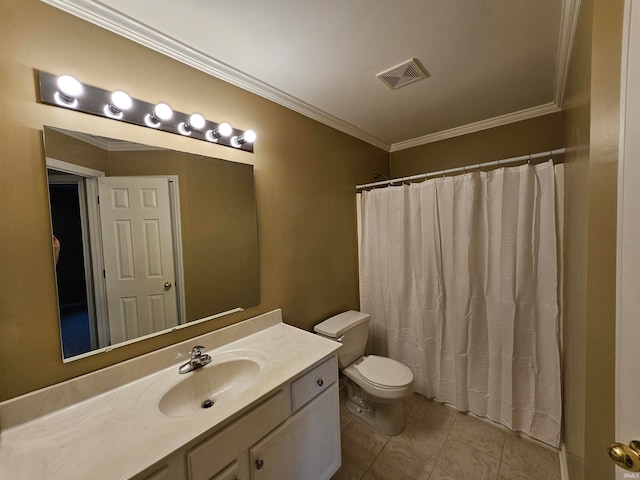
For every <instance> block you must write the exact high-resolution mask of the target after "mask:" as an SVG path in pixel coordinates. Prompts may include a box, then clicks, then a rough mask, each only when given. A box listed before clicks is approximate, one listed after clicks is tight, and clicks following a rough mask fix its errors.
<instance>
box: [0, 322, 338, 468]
mask: <svg viewBox="0 0 640 480" xmlns="http://www.w3.org/2000/svg"><path fill="white" fill-rule="evenodd" d="M215 333H216V332H212V333H210V334H208V335H207V336H209V337H210V336H211V335H215ZM197 340H198V339H192V340H189V341H188V342H183V343H189V344H193V345H195V344H196V343H197ZM203 343H204V342H203ZM205 346H206V344H205ZM167 348H172V347H167ZM338 348H339V344H338V343H336V342H332V341H330V340H327V339H325V338H322V337H320V336H317V335H313V334H311V333H309V332H306V331H303V330H300V329H298V328H295V327H292V326H289V325H286V324H284V323H277V324H275V325H272V326H268V327H266V328H264V329H262V330H260V331H257V332H256V333H252V334H249V335H248V336H245V337H243V338H239V339H237V340H234V341H232V342H230V343H227V344H224V345H221V346H218V347H217V348H215V349H213V350H207V353H209V354H211V355H212V356H214V362H215V357H216V356H218V355H225V356H231V357H233V356H234V355H238V356H242V355H243V352H242V350H244V349H246V350H253V351H258V352H260V353H261V356H262V358H263V359H264V360H265V361H266V362H267V365H268V366H267V368H266V372H265V373H264V374H262V375H261V377H260V378H258V379H257V380H256V381H255V383H253V384H252V385H251V386H250V387H249V388H248V389H247V390H245V391H244V392H243V393H242V394H240V395H239V396H238V397H237V398H235V399H233V400H232V401H227V402H224V401H220V402H216V404H215V405H214V407H213V408H210V409H206V410H203V411H202V412H198V413H197V414H194V415H191V416H185V417H179V418H172V417H168V416H165V415H164V414H163V413H161V412H160V410H159V408H158V404H159V401H160V398H161V397H162V395H163V394H164V393H165V392H167V391H168V390H169V389H170V388H171V386H173V385H175V384H176V383H178V382H180V381H182V380H184V379H185V376H186V375H189V374H186V375H179V374H178V366H179V365H180V364H181V363H184V358H182V359H181V360H180V361H178V362H175V363H173V364H171V365H166V366H162V367H164V368H163V369H162V370H160V371H158V372H155V373H152V374H150V375H147V376H145V377H142V378H140V379H138V380H135V381H132V382H131V383H128V384H126V385H123V386H121V387H118V388H115V389H112V390H109V391H106V392H103V393H100V394H98V395H95V396H92V397H90V398H87V399H85V400H82V401H80V402H78V403H75V404H72V405H69V406H66V407H64V408H61V409H59V410H56V411H54V412H51V413H48V414H46V415H44V416H41V417H39V418H35V419H32V420H30V421H27V422H25V423H21V424H18V425H15V426H12V427H10V428H5V429H3V431H2V432H1V433H0V478H3V479H5V478H6V479H7V480H9V479H11V480H20V479H33V478H47V479H66V480H70V479H82V480H86V479H89V478H91V479H105V480H118V479H128V478H130V477H132V476H133V475H135V474H137V473H140V472H141V471H143V470H144V469H145V468H147V467H149V466H151V465H152V464H154V463H156V462H158V461H159V460H161V459H162V458H164V457H166V456H168V455H170V454H171V453H172V452H174V451H175V450H177V449H179V448H180V447H182V446H184V445H185V444H187V443H188V442H190V441H191V440H193V439H194V438H196V437H198V436H199V435H202V434H204V433H206V432H208V431H211V433H213V432H214V431H215V430H216V427H221V426H222V425H223V424H225V423H227V422H228V420H229V419H231V418H234V417H237V416H238V415H239V414H240V413H241V412H243V411H244V410H247V407H249V406H250V405H251V404H253V403H254V402H256V401H257V400H259V399H261V398H263V397H265V396H266V395H268V394H269V393H270V392H271V391H273V390H274V389H277V388H278V387H279V386H281V385H282V384H284V383H286V382H288V381H289V380H290V379H291V378H293V377H295V376H297V375H298V374H300V373H301V372H303V371H304V370H306V369H307V368H309V367H310V366H312V365H313V364H315V363H317V362H318V361H319V360H321V359H323V358H324V357H326V356H328V355H330V354H331V353H333V352H335V351H336V350H337V349H338ZM234 350H235V352H234ZM225 352H226V353H225ZM152 354H153V353H152ZM152 354H149V355H152ZM134 361H135V360H134ZM130 362H132V361H130ZM147 362H148V359H147ZM205 368H206V367H205ZM90 375H91V374H90ZM70 382H71V383H72V382H73V381H70ZM45 398H46V397H45ZM32 400H33V399H32ZM32 400H31V401H32Z"/></svg>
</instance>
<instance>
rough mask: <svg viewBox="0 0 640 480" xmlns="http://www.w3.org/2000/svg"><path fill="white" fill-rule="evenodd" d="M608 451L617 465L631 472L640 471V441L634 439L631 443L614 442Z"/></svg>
mask: <svg viewBox="0 0 640 480" xmlns="http://www.w3.org/2000/svg"><path fill="white" fill-rule="evenodd" d="M607 453H608V454H609V456H610V457H611V459H612V460H613V461H614V463H615V464H616V465H618V466H619V467H620V468H624V469H625V470H629V471H630V472H640V441H638V440H632V441H631V442H630V443H629V445H624V444H623V443H612V444H611V445H609V448H607Z"/></svg>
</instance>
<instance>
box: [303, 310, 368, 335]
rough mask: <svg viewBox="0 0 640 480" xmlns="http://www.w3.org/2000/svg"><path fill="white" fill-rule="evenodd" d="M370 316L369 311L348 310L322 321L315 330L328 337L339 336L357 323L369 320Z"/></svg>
mask: <svg viewBox="0 0 640 480" xmlns="http://www.w3.org/2000/svg"><path fill="white" fill-rule="evenodd" d="M369 317H370V315H369V314H368V313H363V312H357V311H355V310H349V311H347V312H342V313H339V314H338V315H334V316H333V317H331V318H328V319H326V320H325V321H324V322H320V323H319V324H318V325H316V326H315V327H314V330H315V332H316V333H319V334H321V335H325V336H327V337H331V338H339V337H341V336H342V335H343V334H344V332H346V331H347V330H349V329H350V328H351V327H355V326H356V325H358V324H360V323H362V322H366V321H367V320H369Z"/></svg>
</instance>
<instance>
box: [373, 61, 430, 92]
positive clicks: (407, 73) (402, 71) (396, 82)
mask: <svg viewBox="0 0 640 480" xmlns="http://www.w3.org/2000/svg"><path fill="white" fill-rule="evenodd" d="M428 76H429V72H427V71H426V70H425V69H424V67H423V66H422V65H420V62H419V61H418V59H416V58H412V59H411V60H409V61H406V62H404V63H402V64H401V65H397V66H395V67H393V68H391V69H389V70H387V71H385V72H382V73H379V74H378V75H376V77H378V78H379V79H380V80H381V81H382V83H384V84H385V85H386V86H387V87H389V88H390V89H391V90H397V89H398V88H400V87H404V86H405V85H409V84H410V83H413V82H417V81H418V80H422V79H423V78H427V77H428Z"/></svg>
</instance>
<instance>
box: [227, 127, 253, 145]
mask: <svg viewBox="0 0 640 480" xmlns="http://www.w3.org/2000/svg"><path fill="white" fill-rule="evenodd" d="M255 141H256V132H254V131H253V130H247V131H246V132H244V133H243V134H242V135H240V136H239V137H233V138H232V139H231V146H232V147H235V148H240V147H241V146H242V144H243V143H253V142H255Z"/></svg>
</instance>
